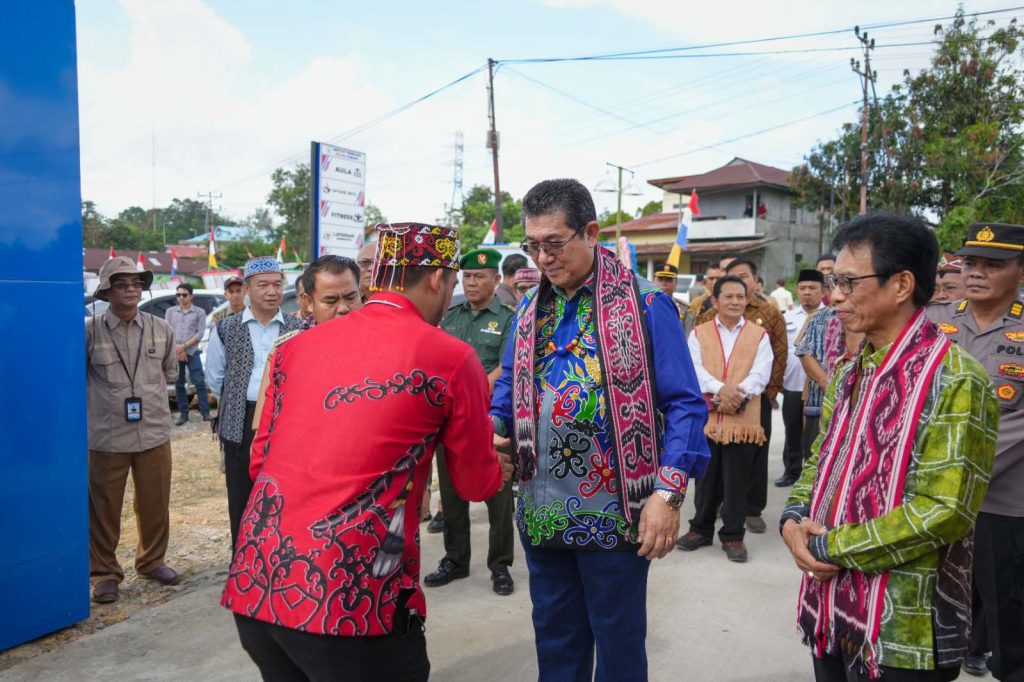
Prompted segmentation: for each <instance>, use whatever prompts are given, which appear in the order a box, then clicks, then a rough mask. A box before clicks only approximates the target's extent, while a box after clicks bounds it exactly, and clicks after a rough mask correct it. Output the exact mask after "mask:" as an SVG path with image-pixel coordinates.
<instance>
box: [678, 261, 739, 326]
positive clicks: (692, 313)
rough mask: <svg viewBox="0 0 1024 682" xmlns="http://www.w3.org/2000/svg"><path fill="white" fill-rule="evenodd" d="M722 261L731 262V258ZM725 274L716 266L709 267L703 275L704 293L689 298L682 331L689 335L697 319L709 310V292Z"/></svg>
mask: <svg viewBox="0 0 1024 682" xmlns="http://www.w3.org/2000/svg"><path fill="white" fill-rule="evenodd" d="M722 260H723V261H730V262H731V261H732V260H734V259H732V258H723V259H722ZM724 274H725V271H724V270H723V269H722V268H721V267H718V266H714V265H712V266H710V267H709V268H708V269H707V272H705V273H704V293H702V294H700V295H699V296H694V297H691V298H690V305H689V307H687V309H686V312H685V313H684V314H683V329H684V330H686V333H687V334H689V333H690V332H692V331H693V328H694V327H695V326H697V324H696V323H697V318H698V317H700V316H701V314H703V313H704V312H705V311H706V310H709V309H710V308H711V292H712V291H714V288H715V283H716V282H717V281H718V278H719V277H721V276H722V275H724Z"/></svg>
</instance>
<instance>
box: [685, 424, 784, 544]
mask: <svg viewBox="0 0 1024 682" xmlns="http://www.w3.org/2000/svg"><path fill="white" fill-rule="evenodd" d="M768 409H769V410H770V409H771V406H769V407H768ZM708 448H709V449H710V450H711V461H710V462H709V463H708V468H707V470H706V471H705V472H704V476H703V477H702V478H701V479H700V480H699V481H697V493H696V494H695V495H694V498H693V504H694V506H695V507H696V509H697V513H696V514H695V515H694V517H693V518H692V519H690V530H691V531H693V532H694V533H700V534H701V535H703V536H704V537H706V538H710V537H711V536H712V535H714V534H715V518H716V517H717V516H718V508H719V507H721V508H722V528H721V530H719V531H718V539H719V540H721V541H722V542H729V541H731V540H742V539H743V535H744V532H745V530H744V522H745V521H746V505H747V499H746V494H747V488H748V487H749V482H750V469H751V467H752V466H753V463H754V459H755V457H756V455H757V446H756V445H754V444H753V443H733V444H731V445H722V444H720V443H716V442H714V441H713V440H710V439H708Z"/></svg>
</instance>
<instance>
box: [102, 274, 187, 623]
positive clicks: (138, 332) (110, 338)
mask: <svg viewBox="0 0 1024 682" xmlns="http://www.w3.org/2000/svg"><path fill="white" fill-rule="evenodd" d="M99 277H100V284H99V286H98V287H96V292H95V294H94V295H95V297H96V298H98V299H99V300H101V301H107V302H108V303H110V307H109V308H107V311H106V312H105V313H103V314H102V315H98V316H96V317H90V318H89V319H88V320H86V323H85V358H86V373H85V386H86V404H87V409H88V414H89V575H90V578H91V581H92V583H93V593H92V599H93V601H95V602H97V603H100V604H109V603H111V602H115V601H117V600H118V597H119V596H120V595H119V592H120V590H119V587H118V586H119V585H120V583H121V581H122V580H124V570H123V569H122V568H121V565H120V563H118V561H117V544H118V541H119V540H120V538H121V507H122V505H123V502H124V489H125V484H126V483H127V482H128V474H129V472H130V473H131V475H132V482H133V483H134V485H135V522H136V524H137V526H138V535H139V544H138V548H137V549H136V551H135V570H136V571H137V572H138V574H139V575H141V576H146V577H148V578H151V579H153V580H156V581H157V582H159V583H161V584H163V585H173V584H174V583H176V582H177V581H178V574H177V572H175V571H174V570H173V569H171V568H168V567H167V566H166V565H165V564H164V555H165V554H166V553H167V539H168V537H169V535H170V528H171V524H170V513H169V511H168V505H169V504H170V499H171V410H170V407H169V406H168V404H167V382H168V381H170V380H171V379H173V378H174V376H175V373H176V371H177V369H178V367H177V362H176V360H175V351H174V332H173V331H172V330H171V327H170V325H168V324H167V322H165V321H164V320H161V319H160V318H158V317H154V316H153V315H150V314H149V313H142V312H139V309H138V306H139V301H140V300H141V298H142V292H143V291H146V290H148V289H149V286H150V284H152V283H153V273H152V272H151V271H149V270H143V271H142V272H138V271H137V270H136V269H135V262H134V261H133V260H132V259H131V258H127V257H125V256H119V257H117V258H111V259H110V260H108V261H107V262H106V263H104V264H103V267H102V268H100V273H99Z"/></svg>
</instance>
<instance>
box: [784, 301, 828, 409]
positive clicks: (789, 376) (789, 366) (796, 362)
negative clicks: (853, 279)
mask: <svg viewBox="0 0 1024 682" xmlns="http://www.w3.org/2000/svg"><path fill="white" fill-rule="evenodd" d="M824 307H825V305H824V304H819V305H818V309H819V310H820V309H821V308H824ZM808 315H810V313H808V312H807V311H806V310H804V307H803V306H797V307H796V308H793V309H792V310H787V311H786V314H785V315H783V316H782V317H783V318H784V319H785V320H786V336H787V337H788V338H789V361H788V362H786V373H785V374H784V375H783V378H782V388H783V389H784V390H786V391H803V390H804V383H806V381H807V374H806V373H805V372H804V366H803V363H801V362H800V358H798V357H797V356H796V337H797V336H798V335H799V334H800V330H801V329H803V328H804V323H805V322H807V316H808Z"/></svg>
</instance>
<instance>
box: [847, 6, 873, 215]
mask: <svg viewBox="0 0 1024 682" xmlns="http://www.w3.org/2000/svg"><path fill="white" fill-rule="evenodd" d="M853 32H854V35H856V36H857V40H859V41H860V45H861V50H863V52H864V70H863V71H861V69H860V67H861V64H860V61H858V60H856V59H853V58H852V57H851V58H850V68H851V69H853V72H854V73H855V74H857V75H858V76H860V77H861V92H862V93H863V102H862V104H861V112H860V214H861V215H864V214H865V213H867V212H868V87H869V86H870V87H871V88H872V89H874V82H875V79H876V78H878V73H877V72H875V71H872V70H871V50H873V49H875V39H874V38H871V39H870V40H869V39H868V33H867V31H865V32H864V33H861V32H860V26H855V27H854V28H853Z"/></svg>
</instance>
